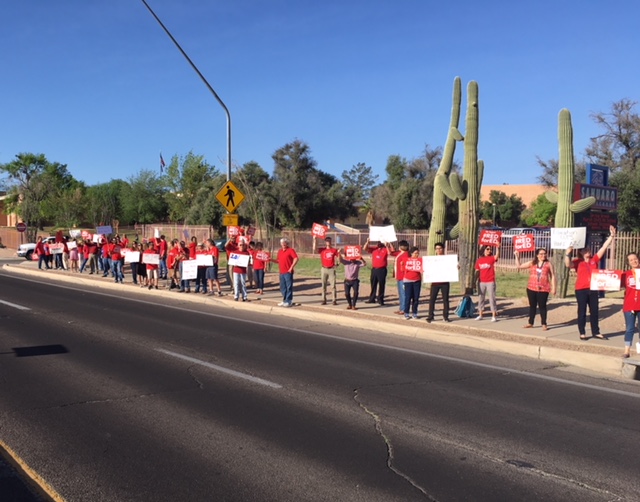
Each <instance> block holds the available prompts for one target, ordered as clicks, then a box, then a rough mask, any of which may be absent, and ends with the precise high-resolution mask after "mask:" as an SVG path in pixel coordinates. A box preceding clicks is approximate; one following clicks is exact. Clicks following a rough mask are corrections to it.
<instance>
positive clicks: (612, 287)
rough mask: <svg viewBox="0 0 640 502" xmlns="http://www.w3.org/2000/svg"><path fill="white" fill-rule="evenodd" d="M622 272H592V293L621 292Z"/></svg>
mask: <svg viewBox="0 0 640 502" xmlns="http://www.w3.org/2000/svg"><path fill="white" fill-rule="evenodd" d="M621 277H622V270H598V271H593V272H591V286H590V287H589V289H591V290H592V291H620V278H621Z"/></svg>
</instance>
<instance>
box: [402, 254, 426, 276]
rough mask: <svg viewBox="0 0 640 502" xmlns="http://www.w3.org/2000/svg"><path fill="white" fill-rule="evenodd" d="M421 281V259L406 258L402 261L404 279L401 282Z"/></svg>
mask: <svg viewBox="0 0 640 502" xmlns="http://www.w3.org/2000/svg"><path fill="white" fill-rule="evenodd" d="M421 279H422V259H421V258H412V257H411V256H407V258H406V259H405V260H404V277H403V278H402V280H403V281H406V282H417V281H419V280H421Z"/></svg>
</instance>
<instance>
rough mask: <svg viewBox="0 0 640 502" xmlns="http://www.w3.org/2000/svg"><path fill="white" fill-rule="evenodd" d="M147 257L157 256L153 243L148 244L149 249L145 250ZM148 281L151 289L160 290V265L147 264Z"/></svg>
mask: <svg viewBox="0 0 640 502" xmlns="http://www.w3.org/2000/svg"><path fill="white" fill-rule="evenodd" d="M144 254H145V255H152V254H155V255H157V254H158V252H157V250H156V249H155V248H154V246H153V242H147V249H145V250H144ZM147 280H148V282H149V289H151V288H155V289H158V264H157V263H147Z"/></svg>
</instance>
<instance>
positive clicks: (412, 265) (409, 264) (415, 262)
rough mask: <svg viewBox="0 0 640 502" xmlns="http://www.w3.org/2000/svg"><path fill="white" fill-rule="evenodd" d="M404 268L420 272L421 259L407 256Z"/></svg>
mask: <svg viewBox="0 0 640 502" xmlns="http://www.w3.org/2000/svg"><path fill="white" fill-rule="evenodd" d="M404 269H405V270H410V271H412V272H422V259H420V258H409V259H408V260H407V261H406V262H405V264H404Z"/></svg>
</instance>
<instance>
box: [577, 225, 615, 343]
mask: <svg viewBox="0 0 640 502" xmlns="http://www.w3.org/2000/svg"><path fill="white" fill-rule="evenodd" d="M609 231H610V232H611V233H610V234H609V237H608V238H607V240H606V241H604V243H603V244H602V246H601V247H600V249H598V252H597V253H596V254H595V256H594V255H592V254H591V250H590V249H589V248H584V249H581V250H579V251H578V257H577V258H575V259H573V260H571V254H572V252H573V247H572V246H569V247H568V248H567V250H566V252H565V254H564V264H565V266H566V267H567V268H572V269H574V270H575V271H576V274H577V278H576V289H575V291H576V301H577V302H578V333H579V334H580V340H587V339H588V338H589V337H588V336H587V335H586V329H585V328H586V326H587V306H589V321H590V324H591V335H592V336H593V337H594V338H600V339H601V340H608V338H607V337H606V336H604V335H601V334H600V324H599V322H598V297H599V294H600V292H599V291H595V290H591V273H592V272H597V271H598V270H599V269H600V260H601V259H602V257H603V256H604V254H605V253H606V251H607V248H608V247H609V246H610V245H611V243H612V242H613V239H614V238H615V235H616V229H615V227H614V226H610V227H609Z"/></svg>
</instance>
